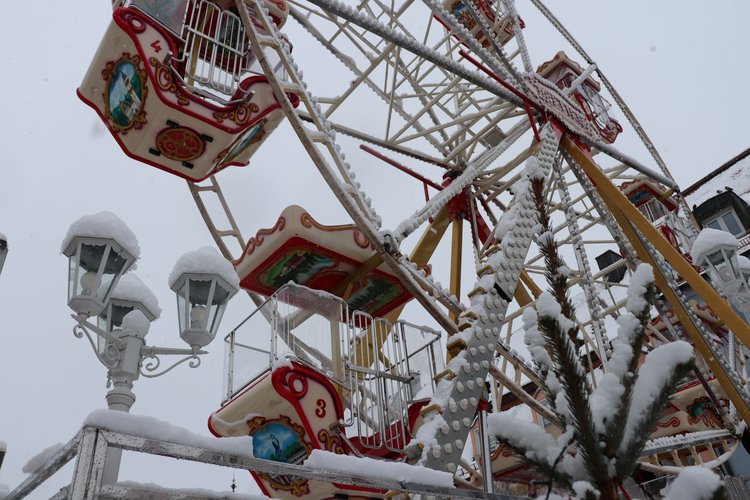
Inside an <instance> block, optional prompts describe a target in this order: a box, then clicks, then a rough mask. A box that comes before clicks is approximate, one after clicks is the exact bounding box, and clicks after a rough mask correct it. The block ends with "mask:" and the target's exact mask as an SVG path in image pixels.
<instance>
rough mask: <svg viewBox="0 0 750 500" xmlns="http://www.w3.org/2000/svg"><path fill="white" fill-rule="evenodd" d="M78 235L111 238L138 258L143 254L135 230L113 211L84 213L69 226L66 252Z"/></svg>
mask: <svg viewBox="0 0 750 500" xmlns="http://www.w3.org/2000/svg"><path fill="white" fill-rule="evenodd" d="M76 236H82V237H88V238H111V239H113V240H115V241H116V242H117V244H118V245H120V246H121V247H122V248H123V249H125V251H126V252H128V253H129V254H131V255H132V256H133V257H135V259H136V260H137V259H138V257H139V256H140V254H141V249H140V247H139V246H138V239H137V238H136V237H135V234H133V231H131V230H130V228H129V227H128V226H127V225H126V224H125V223H124V222H123V221H122V219H120V218H119V217H118V216H116V215H115V214H113V213H112V212H99V213H98V214H92V215H84V216H83V217H81V218H80V219H78V220H77V221H75V222H74V223H73V224H71V225H70V228H68V234H66V235H65V238H64V239H63V242H62V247H61V251H62V252H65V251H66V250H67V249H68V247H69V246H70V243H71V242H72V241H73V238H75V237H76Z"/></svg>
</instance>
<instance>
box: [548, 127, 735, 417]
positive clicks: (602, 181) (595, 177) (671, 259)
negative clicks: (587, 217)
mask: <svg viewBox="0 0 750 500" xmlns="http://www.w3.org/2000/svg"><path fill="white" fill-rule="evenodd" d="M560 147H561V148H563V150H565V151H566V152H567V153H568V154H569V155H570V156H571V157H572V158H573V160H574V161H575V162H576V163H577V164H578V165H579V166H580V167H581V169H582V170H583V171H584V173H586V175H588V176H589V178H590V179H591V181H592V183H593V185H594V186H595V188H596V190H597V192H598V193H599V195H600V196H601V198H602V200H603V201H604V203H605V204H606V205H607V207H608V208H609V211H610V212H611V213H612V215H613V216H614V217H615V220H616V221H617V222H618V224H619V225H620V226H621V228H622V230H623V232H624V233H625V235H626V237H627V238H628V239H629V240H630V243H631V244H632V245H633V247H634V249H635V251H636V253H637V254H638V257H639V258H640V259H641V260H643V261H644V262H647V263H650V264H651V265H652V266H653V268H654V275H655V278H656V284H657V286H658V287H659V289H660V290H661V292H662V293H663V294H664V295H665V297H666V298H667V300H668V301H669V303H670V304H671V305H672V307H673V308H674V311H675V313H676V314H677V316H678V317H679V318H680V321H681V323H682V326H683V328H684V329H685V331H686V333H687V334H688V336H689V337H690V339H691V340H692V341H693V343H694V345H695V347H696V349H697V350H698V352H699V353H700V354H701V355H702V356H703V358H704V359H705V360H706V362H707V363H708V365H709V367H710V368H711V371H713V373H714V375H715V376H716V378H717V379H718V380H719V383H720V384H721V386H722V388H723V389H724V391H725V392H726V393H727V395H728V396H729V398H730V399H731V400H732V403H734V405H735V407H736V408H737V410H738V411H739V413H740V415H741V416H742V418H743V420H745V422H748V423H750V408H749V407H748V405H747V403H746V402H745V399H744V398H743V397H742V396H741V394H740V393H739V392H738V391H737V389H736V388H735V387H734V384H732V383H731V381H730V378H729V375H728V373H727V368H726V367H724V366H723V365H721V364H720V363H719V362H718V360H716V358H714V357H713V355H712V354H711V351H710V348H709V346H708V344H707V343H706V339H704V338H703V336H702V335H701V334H700V332H699V331H698V328H697V327H696V326H695V325H694V324H693V321H692V318H691V316H690V315H689V313H688V310H687V308H686V307H685V306H684V305H683V304H682V302H681V301H680V300H679V298H678V297H677V294H676V293H675V291H674V290H672V289H671V288H670V287H669V285H668V283H667V280H666V279H665V278H664V276H663V275H662V274H661V272H660V271H659V269H658V267H657V266H656V263H655V262H654V259H653V258H652V257H651V255H650V254H649V252H648V251H647V249H646V246H645V245H644V244H643V242H642V241H641V239H640V237H639V236H638V234H637V233H636V230H637V231H638V232H640V234H642V235H643V237H644V238H645V239H646V240H647V241H648V242H649V243H650V244H651V245H653V247H654V248H655V249H656V251H657V252H659V253H660V254H661V255H662V256H663V257H664V259H665V260H666V262H667V263H669V265H670V266H672V268H673V269H674V270H675V271H676V272H677V273H679V275H680V276H681V277H682V278H683V279H684V280H685V281H686V282H687V283H688V285H690V286H691V287H692V288H693V290H694V291H695V292H696V293H697V294H698V295H699V296H700V297H701V298H702V299H703V300H704V301H705V303H706V304H708V305H709V306H710V307H711V309H712V310H713V311H714V313H716V314H717V316H719V317H720V318H721V319H722V320H724V321H725V322H726V324H727V326H728V327H729V328H730V329H731V330H732V332H733V333H734V334H735V335H736V336H737V338H738V339H740V341H741V342H742V343H743V344H744V345H745V346H748V345H750V327H748V325H747V324H746V323H745V322H744V321H743V320H742V319H740V317H739V316H738V315H737V314H736V313H735V312H734V310H733V309H732V308H731V307H730V306H729V305H728V304H727V303H726V302H725V301H724V300H723V299H722V298H721V296H720V295H719V294H718V293H717V292H716V290H714V289H713V288H712V287H711V285H709V284H708V283H707V282H706V281H705V280H704V279H703V278H702V277H701V275H700V274H699V273H698V272H697V271H696V270H695V269H694V268H693V266H692V265H691V264H690V263H689V262H688V261H687V260H685V258H684V257H683V256H682V254H680V253H679V252H678V251H677V249H675V248H674V247H673V246H672V245H671V244H670V243H669V242H668V241H667V240H666V239H665V238H664V237H663V236H662V234H661V233H660V232H659V231H658V230H657V229H656V228H655V227H654V226H653V225H652V224H651V222H649V221H648V220H647V219H646V218H645V217H644V216H643V214H641V212H640V211H639V210H638V209H637V208H636V207H635V206H634V205H633V204H632V203H630V200H628V199H627V197H626V196H625V195H623V194H622V192H621V191H620V190H619V189H618V188H617V187H616V186H615V185H614V184H613V183H612V181H611V179H609V178H608V177H607V176H606V175H605V174H604V173H603V172H602V171H601V170H600V169H599V167H598V166H597V165H596V163H595V162H594V161H593V159H592V158H591V156H590V155H589V154H588V152H586V151H584V150H583V149H582V148H581V147H579V146H578V144H576V143H575V141H573V139H571V138H570V137H569V136H567V135H565V136H563V138H562V140H561V141H560Z"/></svg>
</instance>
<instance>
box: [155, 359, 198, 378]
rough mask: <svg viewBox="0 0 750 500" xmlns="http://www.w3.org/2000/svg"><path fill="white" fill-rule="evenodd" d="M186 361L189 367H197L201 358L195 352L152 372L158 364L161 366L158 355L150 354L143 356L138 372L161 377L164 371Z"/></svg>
mask: <svg viewBox="0 0 750 500" xmlns="http://www.w3.org/2000/svg"><path fill="white" fill-rule="evenodd" d="M186 361H188V366H189V367H190V368H198V367H199V366H200V365H201V358H200V357H198V355H197V354H190V355H188V356H185V357H184V358H182V359H180V360H179V361H177V362H175V363H174V364H172V366H170V367H169V368H167V369H165V370H163V371H160V372H158V373H153V372H155V371H156V370H158V369H159V366H161V358H159V356H158V355H156V354H150V355H148V356H144V357H143V360H142V365H141V370H140V373H141V375H143V376H144V377H146V378H156V377H161V376H162V375H164V374H165V373H168V372H170V371H172V370H173V369H174V368H175V367H177V366H178V365H181V364H182V363H184V362H186Z"/></svg>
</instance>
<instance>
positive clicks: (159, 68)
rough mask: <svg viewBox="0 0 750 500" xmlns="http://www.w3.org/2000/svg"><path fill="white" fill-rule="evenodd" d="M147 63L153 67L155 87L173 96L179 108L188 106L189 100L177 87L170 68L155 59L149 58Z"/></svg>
mask: <svg viewBox="0 0 750 500" xmlns="http://www.w3.org/2000/svg"><path fill="white" fill-rule="evenodd" d="M148 62H149V64H151V66H153V67H154V75H155V76H156V86H157V87H159V89H160V90H163V91H164V92H169V93H171V94H174V95H175V97H176V98H177V104H179V105H180V106H188V105H189V104H190V99H188V98H187V96H186V95H185V93H184V92H183V91H182V89H181V88H180V87H179V86H178V85H177V82H176V81H175V77H174V74H173V72H172V68H171V67H170V66H168V65H166V64H162V62H161V61H159V60H158V59H157V58H155V57H150V58H149V59H148Z"/></svg>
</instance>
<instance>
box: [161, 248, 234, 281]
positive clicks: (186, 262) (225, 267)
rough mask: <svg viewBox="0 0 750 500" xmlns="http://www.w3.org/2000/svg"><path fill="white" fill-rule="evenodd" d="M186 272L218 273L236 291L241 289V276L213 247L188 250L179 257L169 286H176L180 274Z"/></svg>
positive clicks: (170, 274)
mask: <svg viewBox="0 0 750 500" xmlns="http://www.w3.org/2000/svg"><path fill="white" fill-rule="evenodd" d="M185 273H191V274H192V273H195V274H218V275H219V276H221V278H222V279H223V280H224V281H226V282H227V283H228V284H229V285H230V286H232V287H234V291H237V290H239V289H240V277H239V276H237V271H235V270H234V267H233V266H232V264H230V263H229V261H228V260H227V259H225V258H224V257H222V256H221V255H220V254H219V252H217V251H216V250H215V249H214V248H211V247H203V248H199V249H198V250H193V251H191V252H187V253H185V254H184V255H183V256H182V257H180V258H179V259H177V263H176V264H175V265H174V269H172V272H171V273H169V288H172V287H174V285H175V284H176V283H177V280H178V279H180V276H181V275H182V274H185Z"/></svg>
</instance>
